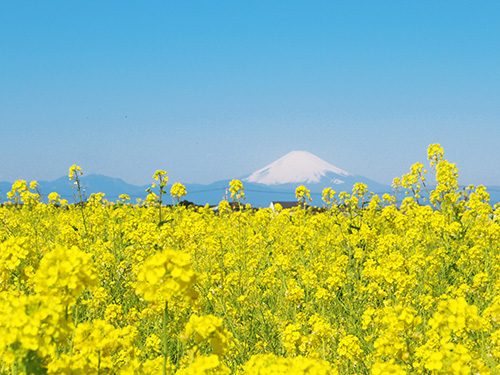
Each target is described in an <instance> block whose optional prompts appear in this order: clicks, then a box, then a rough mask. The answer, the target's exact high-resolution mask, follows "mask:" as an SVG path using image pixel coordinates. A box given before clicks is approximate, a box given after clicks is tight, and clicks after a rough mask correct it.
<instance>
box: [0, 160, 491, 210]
mask: <svg viewBox="0 0 500 375" xmlns="http://www.w3.org/2000/svg"><path fill="white" fill-rule="evenodd" d="M236 178H238V179H240V180H241V181H242V182H243V186H244V188H245V196H246V200H245V203H250V204H251V205H252V206H254V207H269V205H270V203H271V202H272V201H296V198H295V189H296V188H297V187H298V186H300V185H305V186H306V187H307V188H308V189H309V190H310V191H311V197H312V199H313V201H312V205H315V206H323V202H322V200H321V192H322V191H323V189H324V188H326V187H331V188H332V189H333V190H335V191H336V192H337V193H340V192H342V191H347V192H350V191H352V187H353V185H354V184H355V183H358V182H359V183H363V184H366V185H367V186H368V190H369V191H371V192H373V193H376V194H378V195H379V196H382V194H384V193H392V192H393V191H392V188H391V187H390V186H388V185H383V184H380V183H378V182H376V181H373V180H371V179H368V178H366V177H363V176H359V175H354V174H351V173H349V172H347V171H344V170H342V169H340V168H338V167H336V166H334V165H332V164H330V163H328V162H326V161H324V160H322V159H320V158H319V157H317V156H315V155H313V154H311V153H309V152H307V151H292V152H290V153H288V154H286V155H284V156H283V157H281V158H279V159H277V160H276V161H274V162H272V163H270V164H268V165H267V166H265V167H263V168H260V169H258V170H257V171H255V172H253V173H251V174H248V175H245V176H240V177H236ZM230 181H231V179H227V180H220V181H216V182H214V183H211V184H184V185H185V187H186V190H187V195H186V196H185V197H183V199H185V200H187V201H190V202H194V203H196V204H200V205H204V204H206V203H208V204H210V205H216V204H218V203H219V202H220V201H221V200H223V199H224V198H227V199H229V200H230V194H229V191H228V189H229V183H230ZM82 182H83V185H84V187H85V193H86V196H87V197H88V196H90V195H91V194H92V193H104V194H105V197H106V198H107V199H108V200H110V201H116V200H117V199H118V197H119V196H120V195H121V194H127V195H129V196H130V198H131V201H132V202H133V203H135V201H136V199H138V198H139V199H145V198H146V196H147V192H146V189H147V188H148V187H150V186H151V184H148V185H142V186H137V185H132V184H128V183H126V182H125V181H123V180H122V179H120V178H112V177H107V176H103V175H97V174H90V175H83V176H82ZM171 182H172V183H173V182H176V181H171ZM172 183H169V184H168V186H167V190H168V191H170V187H171V186H172ZM39 185H40V192H41V193H42V196H44V197H46V196H47V195H48V194H50V193H51V192H54V191H55V192H57V193H58V194H60V195H61V196H62V198H64V199H67V200H68V201H69V202H71V203H72V202H74V201H75V200H74V194H75V190H74V189H73V187H72V184H71V181H70V180H69V179H68V177H67V176H65V177H61V178H58V179H57V180H54V181H39ZM11 187H12V183H10V182H0V199H1V201H2V202H3V201H5V200H6V199H7V197H6V195H7V192H9V191H10V190H11ZM490 189H491V190H490ZM487 191H488V192H489V193H490V197H491V203H492V204H495V203H497V202H500V187H495V186H491V187H489V188H488V187H487ZM170 202H172V203H174V201H173V199H172V200H171V198H170V196H167V197H165V199H164V203H165V204H168V203H170Z"/></svg>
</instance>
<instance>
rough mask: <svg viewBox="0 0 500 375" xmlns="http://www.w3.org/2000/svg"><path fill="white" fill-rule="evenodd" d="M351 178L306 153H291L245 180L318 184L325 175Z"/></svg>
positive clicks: (265, 182)
mask: <svg viewBox="0 0 500 375" xmlns="http://www.w3.org/2000/svg"><path fill="white" fill-rule="evenodd" d="M329 172H331V173H335V174H337V175H339V176H351V174H350V173H348V172H346V171H344V170H342V169H340V168H337V167H335V166H334V165H332V164H330V163H327V162H326V161H324V160H323V159H320V158H318V157H317V156H316V155H313V154H311V153H310V152H307V151H292V152H289V153H288V154H286V155H285V156H283V157H281V158H280V159H278V160H276V161H275V162H273V163H271V164H269V165H268V166H266V167H264V168H261V169H259V170H258V171H255V172H254V173H252V174H251V175H250V176H249V177H247V178H246V179H245V181H248V182H256V183H260V184H265V185H278V184H288V183H315V182H319V181H320V180H321V178H322V177H323V176H325V175H326V174H327V173H329Z"/></svg>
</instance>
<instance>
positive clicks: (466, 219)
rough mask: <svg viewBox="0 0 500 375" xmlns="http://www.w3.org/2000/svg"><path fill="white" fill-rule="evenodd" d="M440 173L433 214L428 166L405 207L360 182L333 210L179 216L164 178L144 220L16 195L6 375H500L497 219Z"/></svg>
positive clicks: (0, 346) (4, 264)
mask: <svg viewBox="0 0 500 375" xmlns="http://www.w3.org/2000/svg"><path fill="white" fill-rule="evenodd" d="M429 160H430V164H431V168H432V169H434V170H435V173H436V176H437V182H436V183H437V186H436V188H435V189H434V190H433V191H431V192H429V193H430V197H431V202H430V204H427V205H421V204H418V203H417V201H420V199H419V195H420V191H421V190H424V189H425V171H424V169H423V166H421V165H418V164H416V165H415V166H413V167H412V170H411V172H410V173H409V174H408V175H405V176H403V177H402V178H401V179H396V180H395V187H396V188H397V189H399V190H400V192H399V194H401V193H402V190H406V191H410V192H411V194H410V195H409V197H408V198H407V199H405V200H404V202H403V204H402V205H398V206H396V204H395V202H396V196H394V195H388V194H386V195H384V196H383V197H378V196H376V195H373V194H370V193H369V192H368V191H366V189H365V188H364V186H363V185H361V184H358V185H355V187H354V189H353V191H352V192H350V193H349V194H347V193H341V194H333V192H332V191H329V190H325V192H324V196H323V197H324V201H325V206H326V209H325V210H322V211H319V212H318V211H313V210H311V209H304V208H301V207H298V208H295V209H292V210H282V211H280V210H277V211H276V212H273V211H272V210H271V209H261V210H250V209H245V208H244V207H242V209H241V210H233V209H232V208H230V207H229V205H228V204H227V203H226V202H222V203H221V204H220V206H219V210H218V211H214V210H212V209H210V208H208V207H206V208H198V209H194V208H186V207H183V206H180V205H178V206H173V207H165V206H162V205H160V202H161V200H162V196H163V195H164V194H166V190H165V186H166V181H165V180H164V179H162V174H161V173H158V174H155V176H156V180H157V184H158V185H159V187H160V193H159V194H154V193H151V194H150V197H149V199H147V200H146V201H144V202H141V203H139V204H131V203H129V202H128V200H127V198H126V197H122V200H121V201H120V202H117V203H111V202H107V201H106V199H105V197H103V196H102V195H93V196H91V197H90V198H89V199H88V200H87V201H86V203H81V204H71V205H68V204H67V202H61V200H60V199H59V197H57V195H52V196H51V203H49V204H44V203H40V202H39V199H38V196H37V194H36V191H35V189H34V188H35V185H34V184H33V185H32V186H31V189H30V188H29V187H28V186H27V185H26V184H23V183H22V182H18V183H16V184H15V185H14V187H13V190H12V192H11V194H10V199H11V202H12V203H10V204H9V203H7V204H4V205H3V206H0V373H2V374H21V373H36V374H45V373H47V374H161V373H174V372H175V373H179V374H229V373H247V374H279V373H283V374H284V373H287V374H293V373H300V374H330V373H332V374H336V373H339V374H389V373H390V374H396V373H401V374H405V373H412V374H413V373H415V374H445V373H452V374H469V373H475V374H476V373H477V374H488V373H492V374H495V373H498V372H499V371H500V367H499V364H498V361H499V360H500V330H499V328H500V295H498V290H499V286H500V272H499V268H500V266H499V264H500V263H499V261H500V222H499V218H498V213H499V208H494V207H491V206H490V205H489V204H488V202H487V199H488V195H487V193H486V192H485V190H484V189H483V188H482V187H477V188H472V187H471V189H469V191H468V192H467V194H466V195H463V194H462V193H460V192H458V191H457V190H458V189H457V187H458V184H457V182H456V177H457V171H456V168H455V166H454V165H453V164H450V163H448V162H447V161H446V160H445V159H444V158H443V152H442V149H441V148H440V147H439V146H438V145H432V146H430V148H429ZM79 173H80V171H79V170H78V169H77V168H76V167H72V169H71V170H70V178H71V179H73V180H74V182H75V184H76V185H75V192H76V193H77V197H78V199H80V200H81V201H82V202H83V197H82V196H79V195H78V194H79V192H81V187H80V186H79ZM231 189H232V190H231V192H232V193H234V199H235V200H238V199H243V192H244V187H243V186H242V185H240V184H238V183H237V182H235V183H234V184H233V185H232V187H231ZM172 193H173V194H174V196H176V197H177V198H180V197H181V196H182V187H181V186H176V188H175V189H174V190H173V191H172ZM298 195H299V196H298V199H299V200H302V201H304V202H307V189H305V188H304V189H298ZM420 203H422V202H420Z"/></svg>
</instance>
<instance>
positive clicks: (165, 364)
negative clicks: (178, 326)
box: [162, 302, 168, 375]
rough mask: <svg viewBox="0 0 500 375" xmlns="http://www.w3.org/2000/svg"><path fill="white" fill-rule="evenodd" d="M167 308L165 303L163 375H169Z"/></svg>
mask: <svg viewBox="0 0 500 375" xmlns="http://www.w3.org/2000/svg"><path fill="white" fill-rule="evenodd" d="M167 308H168V303H167V302H165V309H164V310H163V321H162V324H163V375H167Z"/></svg>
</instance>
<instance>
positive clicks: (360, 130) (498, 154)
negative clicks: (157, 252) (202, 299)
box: [0, 0, 500, 186]
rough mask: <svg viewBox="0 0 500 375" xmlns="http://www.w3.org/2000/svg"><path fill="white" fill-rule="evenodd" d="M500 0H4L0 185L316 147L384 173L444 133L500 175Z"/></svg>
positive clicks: (223, 166) (465, 167) (180, 173)
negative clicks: (72, 170)
mask: <svg viewBox="0 0 500 375" xmlns="http://www.w3.org/2000/svg"><path fill="white" fill-rule="evenodd" d="M499 11H500V3H498V2H495V1H482V2H475V3H472V2H467V1H455V2H453V3H445V2H433V1H420V2H416V3H406V2H405V3H402V2H399V1H395V0H392V1H384V2H376V3H374V2H370V1H352V2H348V3H345V2H331V1H318V2H314V3H308V2H302V1H287V2H280V1H278V2H271V3H270V2H264V1H254V2H245V3H235V2H230V1H218V2H211V3H206V2H201V1H191V2H182V1H171V2H168V3H166V2H161V1H157V0H153V1H150V2H147V3H137V2H132V1H122V2H120V3H119V4H115V3H113V4H111V3H108V4H106V3H100V2H97V1H89V2H83V3H67V2H63V1H49V2H44V3H38V2H10V3H8V2H4V3H2V4H0V12H1V14H2V15H3V21H2V23H0V48H1V50H2V54H1V57H0V67H1V69H0V129H1V136H0V181H14V180H16V179H26V180H45V181H50V180H54V179H57V178H59V177H61V176H65V175H66V174H67V170H68V168H69V167H70V166H71V165H72V164H74V163H76V164H78V165H80V166H81V167H82V168H83V171H84V173H86V174H94V173H95V174H103V175H107V176H111V177H119V178H122V179H123V180H125V181H126V182H129V183H132V184H135V185H144V184H148V183H150V182H151V176H152V175H153V173H154V171H155V170H157V169H163V170H166V171H167V172H168V174H169V176H170V177H171V180H172V181H173V180H176V181H183V182H185V183H192V182H199V183H204V184H207V183H210V182H213V181H217V180H222V179H227V178H238V177H240V176H244V175H248V174H250V173H252V172H254V171H257V170H259V169H260V168H262V167H264V166H266V165H268V164H270V163H271V162H273V161H275V160H277V159H279V158H280V157H282V156H283V155H285V154H287V153H288V152H290V151H293V150H304V151H308V152H310V153H312V154H314V155H316V156H318V157H319V158H321V159H323V160H325V161H326V162H328V163H331V164H332V165H334V166H335V167H337V168H340V169H342V170H345V171H349V173H353V174H358V175H363V176H366V177H367V178H370V179H372V180H375V181H377V182H380V183H382V184H390V183H391V181H392V179H393V178H394V177H399V176H401V175H402V174H404V173H407V172H408V171H409V169H410V166H411V165H412V164H414V163H416V162H422V163H423V164H424V165H426V166H427V165H428V163H427V161H426V152H427V147H428V145H429V144H431V143H440V144H441V145H442V146H443V147H444V150H445V157H446V158H447V159H448V160H449V161H450V162H453V163H456V164H457V167H458V169H459V173H460V176H461V178H460V182H461V183H462V184H470V183H472V184H476V185H479V184H484V185H497V186H500V167H499V160H500V147H498V143H499V141H500V126H499V123H500V121H499V120H500V105H499V102H498V98H499V97H500V92H499V91H500V39H499V38H498V35H500V24H499V23H498V22H497V15H498V14H499Z"/></svg>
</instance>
